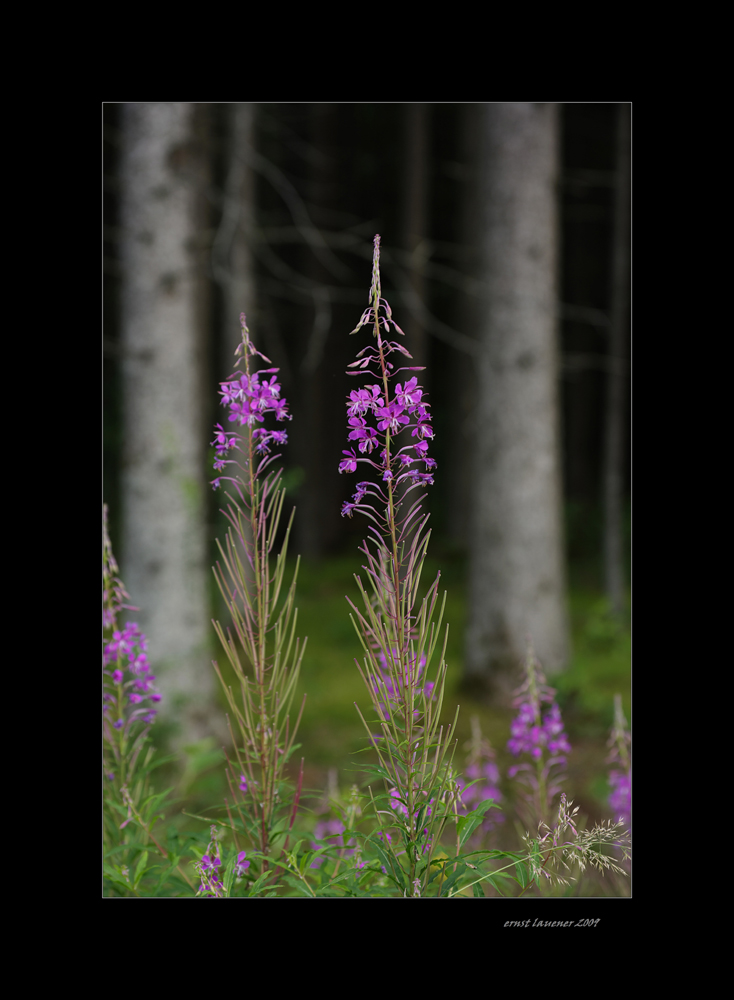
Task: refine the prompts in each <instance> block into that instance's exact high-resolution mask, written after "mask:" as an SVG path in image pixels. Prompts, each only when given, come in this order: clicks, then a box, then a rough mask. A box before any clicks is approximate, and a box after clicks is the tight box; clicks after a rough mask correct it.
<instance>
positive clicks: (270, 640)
mask: <svg viewBox="0 0 734 1000" xmlns="http://www.w3.org/2000/svg"><path fill="white" fill-rule="evenodd" d="M240 322H241V325H242V343H241V344H240V345H239V346H238V348H237V351H236V352H235V353H236V354H237V355H239V356H240V357H239V358H238V360H237V362H236V366H242V367H244V371H242V370H240V371H236V372H235V373H234V374H233V375H231V376H230V377H229V378H228V379H227V380H226V381H225V382H223V383H222V384H221V391H220V396H221V399H222V405H223V406H224V407H225V408H226V410H227V416H228V421H229V423H231V424H233V425H234V427H235V430H232V431H229V430H225V429H224V427H223V426H222V424H217V425H216V428H215V436H214V440H213V441H212V444H213V446H214V449H215V453H216V457H215V461H214V468H215V471H217V472H220V473H221V472H223V471H226V472H227V473H228V475H220V476H218V477H217V478H216V479H215V480H213V482H212V486H213V487H214V488H215V489H216V488H218V487H219V486H220V485H221V484H222V483H226V484H228V485H229V486H230V487H231V488H232V489H233V493H234V494H236V496H233V495H231V494H230V493H228V494H227V499H228V501H229V503H228V505H227V509H226V510H225V511H223V513H224V515H225V516H226V518H227V520H228V522H229V528H228V531H227V536H226V540H225V545H224V546H222V545H221V544H220V543H219V542H217V544H218V546H219V551H220V553H221V562H217V565H216V567H215V568H214V575H215V577H216V580H217V583H218V585H219V589H220V591H221V594H222V597H223V598H224V601H225V604H226V607H227V611H228V614H229V615H230V617H231V619H232V627H231V628H230V627H228V628H227V629H226V631H225V629H224V628H223V627H222V625H221V624H220V623H219V622H214V623H213V624H214V628H215V630H216V633H217V635H218V637H219V640H220V642H221V643H222V647H223V649H224V650H225V652H226V654H227V658H228V660H229V662H230V664H231V666H232V668H233V670H234V672H235V674H236V676H237V679H238V681H239V697H236V696H235V694H234V692H233V690H232V687H231V686H230V685H228V684H226V683H225V681H224V678H223V676H222V674H221V672H220V670H219V666H218V664H217V663H216V662H215V663H214V669H215V670H216V671H217V674H218V676H219V679H220V681H221V683H222V686H223V688H224V691H225V693H226V695H227V699H228V702H229V705H230V709H231V716H228V722H229V724H230V732H231V735H232V742H233V744H234V747H235V754H236V762H235V761H232V762H231V764H230V766H229V771H228V780H229V783H230V787H231V789H232V801H233V802H234V804H235V810H236V812H237V818H234V817H233V819H232V821H233V823H234V824H235V826H236V827H237V829H238V830H242V831H243V832H244V833H245V835H246V836H247V837H248V838H249V841H250V843H251V844H252V845H253V846H254V847H255V848H256V849H257V850H258V851H259V852H260V854H261V856H262V859H263V860H262V868H261V870H260V871H259V872H258V876H259V875H262V874H263V873H265V872H267V871H269V870H272V869H271V862H270V860H269V856H272V857H273V858H276V856H277V855H278V854H279V853H280V852H281V850H285V849H287V846H288V836H289V832H290V830H291V828H292V826H293V822H294V820H295V817H296V812H297V809H298V803H299V799H300V792H301V782H302V778H303V761H301V772H300V778H299V781H298V786H297V788H296V791H295V793H294V794H293V793H289V792H288V788H287V782H286V772H285V768H286V765H287V763H288V759H289V757H290V755H291V753H292V751H293V749H294V741H295V737H296V731H297V729H298V725H299V723H300V720H301V713H302V712H303V704H302V705H301V709H300V712H299V714H298V719H297V720H296V723H295V725H293V724H292V721H291V718H290V714H289V713H290V708H291V703H292V700H293V695H294V692H295V688H296V684H297V681H298V674H299V670H300V666H301V660H302V658H303V653H304V650H305V648H306V641H305V639H304V640H303V641H302V640H300V639H297V638H296V637H295V629H296V620H297V615H298V612H297V611H296V609H295V607H294V601H295V590H296V577H297V574H298V562H297V563H296V569H295V572H294V575H293V579H292V582H291V584H290V587H289V588H288V589H287V590H285V591H283V580H284V575H285V560H286V553H287V550H288V539H289V537H290V530H291V525H292V523H293V513H295V511H294V512H293V513H292V514H291V518H290V521H289V523H288V527H287V529H286V532H285V538H284V541H283V544H282V547H281V550H280V553H279V554H278V555H277V557H276V558H273V557H272V555H271V553H272V549H273V546H274V544H275V538H276V535H277V532H278V524H279V521H280V516H281V512H282V509H283V501H284V498H285V490H284V489H283V488H282V486H281V483H280V477H281V469H279V468H278V469H273V468H271V465H272V463H273V462H274V461H275V460H276V459H278V458H279V454H278V453H277V451H275V449H277V448H280V447H281V446H282V445H284V444H286V443H287V440H288V436H287V433H286V431H285V430H284V429H280V428H278V427H277V426H273V425H274V424H277V423H283V422H284V421H286V420H290V419H291V417H290V414H289V413H288V404H287V402H286V400H285V399H284V398H283V396H282V393H281V387H280V384H279V382H278V380H277V374H278V369H277V368H272V367H269V368H263V369H260V370H259V371H254V370H253V368H252V365H253V364H254V363H255V359H256V358H261V359H262V360H263V361H264V362H265V363H266V364H267V365H270V364H271V362H270V360H269V358H266V357H265V355H264V354H261V353H260V351H258V350H257V349H256V348H255V346H254V344H253V343H252V340H251V338H250V332H249V330H248V328H247V321H246V319H245V314H244V313H242V314H241V315H240ZM304 702H305V696H304ZM232 719H234V723H235V726H236V727H237V728H238V730H239V735H238V736H237V737H236V738H235V734H234V732H232V728H231V726H232ZM283 810H286V813H285V818H283V817H282V816H281V815H280V814H281V812H282V811H283ZM238 820H239V825H238ZM241 854H242V857H241V858H239V860H238V870H239V869H241V874H242V875H243V876H244V875H245V869H246V868H248V866H249V865H250V862H249V861H247V862H245V861H244V852H241ZM253 867H255V866H254V865H253ZM204 875H206V872H204ZM248 877H249V875H248Z"/></svg>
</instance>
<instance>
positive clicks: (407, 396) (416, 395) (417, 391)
mask: <svg viewBox="0 0 734 1000" xmlns="http://www.w3.org/2000/svg"><path fill="white" fill-rule="evenodd" d="M422 395H423V390H422V389H421V387H420V386H419V385H418V379H417V378H415V377H414V378H412V379H411V380H410V382H406V383H405V386H404V387H403V388H401V386H400V383H399V382H398V384H397V386H396V387H395V398H396V399H397V401H398V402H399V403H400V404H401V406H404V407H406V408H407V407H409V406H415V405H416V404H417V403H420V401H421V396H422Z"/></svg>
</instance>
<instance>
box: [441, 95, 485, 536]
mask: <svg viewBox="0 0 734 1000" xmlns="http://www.w3.org/2000/svg"><path fill="white" fill-rule="evenodd" d="M459 114H460V119H459V143H460V144H459V163H460V167H461V171H462V172H461V176H460V178H459V180H460V183H461V185H462V188H463V193H462V197H461V214H460V216H459V219H458V239H457V243H458V245H459V246H460V247H461V248H462V250H463V254H462V257H461V258H460V259H459V261H458V262H457V264H458V267H459V269H460V270H461V271H462V273H463V274H464V280H465V287H464V289H463V291H462V294H461V296H460V298H459V303H458V308H457V321H458V329H459V330H460V331H461V332H462V333H464V334H465V335H466V336H467V337H469V338H471V339H472V340H474V341H476V347H477V351H478V347H479V341H478V340H477V339H476V338H477V331H478V330H479V327H480V319H481V315H482V312H481V309H480V303H479V299H478V297H477V295H476V294H474V289H475V288H476V286H477V285H478V279H481V277H482V275H481V274H480V273H479V267H478V254H477V249H478V245H479V238H480V232H479V222H480V220H479V219H478V217H477V205H478V204H479V202H480V187H479V180H480V169H479V168H480V164H479V156H480V149H479V146H480V143H479V132H480V121H481V115H482V114H483V111H482V105H481V104H462V105H461V106H460V108H459ZM477 358H478V353H475V354H471V353H469V352H468V351H451V353H450V355H449V362H448V366H447V377H448V379H449V380H450V385H451V400H452V408H451V409H452V440H451V447H450V449H449V450H448V454H447V459H446V466H447V473H448V475H447V477H446V478H447V481H448V490H447V494H448V508H449V509H448V518H447V533H448V535H449V537H450V538H451V539H452V540H453V541H454V542H456V543H457V544H458V545H460V546H461V548H462V549H466V550H468V549H469V548H470V544H471V543H470V538H469V534H470V531H471V524H472V515H471V509H472V483H473V477H474V453H475V442H476V437H477V420H478V405H477V399H478V386H477Z"/></svg>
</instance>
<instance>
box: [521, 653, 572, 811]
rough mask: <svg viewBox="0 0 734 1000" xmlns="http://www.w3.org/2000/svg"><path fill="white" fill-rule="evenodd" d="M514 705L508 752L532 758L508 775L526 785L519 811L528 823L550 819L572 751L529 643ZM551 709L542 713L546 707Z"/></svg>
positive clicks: (552, 693) (551, 694)
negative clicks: (514, 716)
mask: <svg viewBox="0 0 734 1000" xmlns="http://www.w3.org/2000/svg"><path fill="white" fill-rule="evenodd" d="M515 695H516V697H515V700H514V702H513V706H514V707H515V708H517V709H518V714H517V716H516V718H515V720H514V721H513V723H512V725H511V728H510V732H511V734H512V735H511V737H510V739H509V740H508V742H507V749H508V750H509V751H510V753H512V755H513V756H514V757H520V756H522V755H525V756H528V757H530V762H528V761H527V760H523V761H521V763H519V764H514V765H513V766H512V767H510V768H509V770H508V772H507V773H508V775H509V777H511V778H517V780H518V781H519V782H520V783H521V784H522V785H523V786H524V791H525V795H524V798H525V802H524V804H523V806H521V808H520V810H519V812H520V813H521V817H522V819H523V820H524V821H525V822H526V823H533V821H534V822H544V823H547V822H548V821H549V819H550V814H551V812H552V809H553V799H554V798H555V796H556V795H558V794H559V792H560V791H561V788H560V785H561V782H562V781H563V776H564V770H563V769H564V766H565V764H566V757H565V756H564V755H565V754H567V753H570V752H571V745H570V743H569V742H568V737H567V736H566V734H565V732H564V728H563V720H562V719H561V710H560V708H559V707H558V704H557V703H556V701H555V691H554V689H553V688H551V687H549V686H548V685H547V684H546V680H545V676H544V675H543V671H542V669H541V666H540V663H538V661H537V659H536V658H535V652H534V650H533V647H532V644H531V643H528V653H527V659H526V661H525V680H524V682H523V683H522V684H521V686H520V687H519V688H518V689H517V691H516V692H515ZM544 705H547V706H549V708H548V709H547V710H546V711H543V706H544Z"/></svg>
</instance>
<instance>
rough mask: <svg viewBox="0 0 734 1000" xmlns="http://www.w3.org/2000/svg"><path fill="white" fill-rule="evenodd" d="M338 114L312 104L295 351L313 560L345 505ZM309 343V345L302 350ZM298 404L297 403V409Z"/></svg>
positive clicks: (303, 499)
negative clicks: (335, 247)
mask: <svg viewBox="0 0 734 1000" xmlns="http://www.w3.org/2000/svg"><path fill="white" fill-rule="evenodd" d="M337 115H338V106H337V105H335V104H313V105H312V106H311V108H310V110H309V115H308V142H309V148H310V156H309V159H308V173H307V178H306V189H305V200H306V205H305V208H306V213H307V218H308V223H307V226H308V232H309V239H308V243H307V245H306V247H305V248H304V253H305V260H304V273H305V275H306V278H307V281H308V284H309V287H310V290H311V295H312V299H313V306H312V307H311V310H310V311H311V314H312V317H313V319H312V321H311V323H310V329H309V330H308V335H307V337H304V338H303V339H302V340H301V341H300V342H299V343H298V344H297V345H296V346H297V354H296V355H295V362H294V365H297V366H298V379H297V385H296V386H295V392H296V400H297V401H298V402H299V403H300V407H294V413H295V416H294V419H293V423H292V424H291V426H290V427H289V431H290V430H291V429H292V432H293V433H292V442H293V449H292V452H291V461H293V460H295V461H296V462H297V463H298V464H299V466H300V468H302V469H303V472H304V478H303V483H302V485H301V487H300V489H299V495H298V504H297V506H298V514H297V517H296V522H295V539H296V546H297V551H298V552H299V553H300V554H301V555H304V556H307V557H309V558H311V559H318V558H320V557H322V556H323V554H324V551H325V549H327V548H328V547H329V545H330V544H331V543H332V540H333V537H334V534H335V527H336V531H339V530H340V528H341V525H340V524H337V523H336V519H337V517H339V516H340V515H339V512H340V508H341V504H340V503H339V495H340V493H339V491H340V489H341V482H339V481H338V473H335V471H334V470H335V469H337V467H338V463H335V462H334V455H340V454H341V450H340V449H341V448H344V447H345V445H344V444H343V443H342V441H343V439H345V438H346V433H345V432H344V430H343V428H344V426H345V424H346V418H345V416H344V401H343V399H339V398H338V396H336V395H335V393H334V391H333V387H334V384H335V378H334V376H335V374H336V373H337V372H338V374H339V375H341V371H342V370H343V367H344V366H343V365H342V366H341V367H340V366H339V363H338V361H337V360H336V359H338V358H339V357H341V354H342V350H339V348H338V346H337V342H338V341H339V340H344V337H343V332H342V330H341V329H339V328H338V327H336V326H335V324H334V303H333V302H332V295H331V286H332V285H333V284H334V282H335V279H337V280H338V281H339V283H342V282H343V281H344V275H343V274H341V272H340V271H339V268H338V267H337V266H336V263H335V260H334V259H333V255H332V254H331V253H330V252H327V251H326V248H325V246H322V245H321V244H322V242H323V241H322V239H321V237H320V233H319V232H318V230H319V229H320V227H323V228H325V229H328V228H331V225H332V224H333V215H334V214H335V213H336V211H337V209H338V202H337V200H336V192H337V191H338V154H337V147H338V139H337V124H338V117H337ZM304 341H305V344H304ZM294 402H295V401H294Z"/></svg>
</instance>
